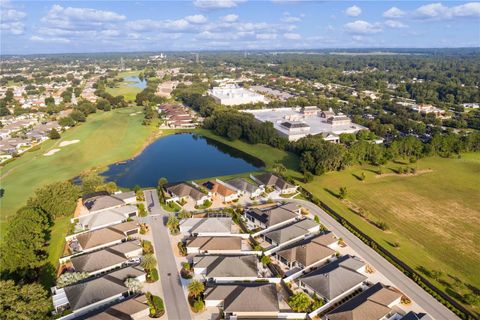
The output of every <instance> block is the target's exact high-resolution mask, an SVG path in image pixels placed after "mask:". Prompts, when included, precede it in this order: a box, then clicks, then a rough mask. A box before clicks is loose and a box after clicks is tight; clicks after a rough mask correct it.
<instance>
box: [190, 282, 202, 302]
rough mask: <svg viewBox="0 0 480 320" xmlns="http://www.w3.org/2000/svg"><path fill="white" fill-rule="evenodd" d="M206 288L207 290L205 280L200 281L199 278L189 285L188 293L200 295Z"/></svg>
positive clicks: (194, 295) (195, 295)
mask: <svg viewBox="0 0 480 320" xmlns="http://www.w3.org/2000/svg"><path fill="white" fill-rule="evenodd" d="M204 290H205V285H204V284H203V282H200V281H198V280H193V281H192V282H190V284H189V285H188V294H189V295H190V296H193V297H195V298H196V297H197V296H199V295H200V294H201V293H202V292H203V291H204Z"/></svg>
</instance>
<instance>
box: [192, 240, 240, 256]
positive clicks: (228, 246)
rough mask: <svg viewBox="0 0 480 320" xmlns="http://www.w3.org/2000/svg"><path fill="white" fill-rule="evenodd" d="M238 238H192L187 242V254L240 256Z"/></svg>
mask: <svg viewBox="0 0 480 320" xmlns="http://www.w3.org/2000/svg"><path fill="white" fill-rule="evenodd" d="M242 241H244V240H243V239H242V238H240V237H194V238H192V239H189V240H187V245H186V247H187V253H188V254H199V253H200V254H240V253H242Z"/></svg>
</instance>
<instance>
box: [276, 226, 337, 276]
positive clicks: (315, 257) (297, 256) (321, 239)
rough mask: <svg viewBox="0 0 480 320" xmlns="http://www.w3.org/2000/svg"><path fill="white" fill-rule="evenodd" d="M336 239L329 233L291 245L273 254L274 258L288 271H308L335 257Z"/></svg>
mask: <svg viewBox="0 0 480 320" xmlns="http://www.w3.org/2000/svg"><path fill="white" fill-rule="evenodd" d="M337 242H338V239H336V237H335V236H334V235H333V233H331V232H329V233H327V234H321V235H318V236H316V237H314V238H310V239H306V240H303V241H300V242H296V243H293V244H291V245H289V246H287V247H285V248H284V249H282V250H280V251H278V252H276V253H275V257H276V258H277V259H278V260H279V261H280V262H281V263H283V264H284V265H285V266H287V267H288V268H289V269H293V268H299V269H310V268H312V267H313V266H316V265H318V264H321V263H324V262H326V261H327V260H329V259H331V258H333V257H335V250H334V249H333V248H334V247H335V246H337Z"/></svg>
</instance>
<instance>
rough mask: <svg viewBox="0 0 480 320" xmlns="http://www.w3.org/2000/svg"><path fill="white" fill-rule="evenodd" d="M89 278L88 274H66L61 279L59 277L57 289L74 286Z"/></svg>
mask: <svg viewBox="0 0 480 320" xmlns="http://www.w3.org/2000/svg"><path fill="white" fill-rule="evenodd" d="M88 277H89V275H88V273H86V272H66V273H64V274H62V275H61V276H60V277H58V279H57V287H58V288H63V287H65V286H68V285H69V284H73V283H75V282H78V281H80V280H83V279H86V278H88Z"/></svg>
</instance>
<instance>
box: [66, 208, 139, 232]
mask: <svg viewBox="0 0 480 320" xmlns="http://www.w3.org/2000/svg"><path fill="white" fill-rule="evenodd" d="M137 215H138V208H137V206H132V205H124V206H121V207H114V208H111V209H107V210H103V211H94V213H90V214H80V216H78V217H76V218H72V223H76V228H77V229H78V230H96V229H100V228H105V227H108V226H110V225H114V224H118V223H121V222H124V221H126V220H127V219H129V218H132V217H136V216H137Z"/></svg>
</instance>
